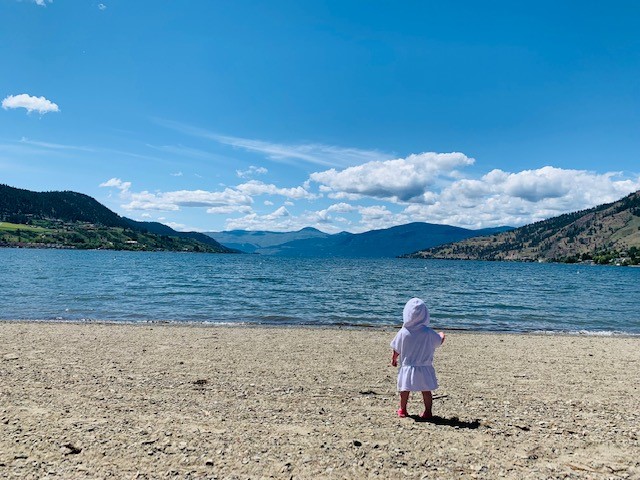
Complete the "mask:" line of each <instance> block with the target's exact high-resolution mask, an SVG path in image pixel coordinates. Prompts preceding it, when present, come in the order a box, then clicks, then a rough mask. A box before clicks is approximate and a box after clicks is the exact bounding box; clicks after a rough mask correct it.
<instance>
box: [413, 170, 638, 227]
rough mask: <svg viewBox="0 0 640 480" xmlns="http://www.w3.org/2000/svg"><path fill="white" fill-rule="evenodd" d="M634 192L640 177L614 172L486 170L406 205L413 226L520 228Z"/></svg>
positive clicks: (611, 200)
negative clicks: (421, 223) (429, 201)
mask: <svg viewBox="0 0 640 480" xmlns="http://www.w3.org/2000/svg"><path fill="white" fill-rule="evenodd" d="M638 189H640V178H636V179H635V180H631V179H623V178H620V176H619V174H617V173H614V172H609V173H604V174H597V173H593V172H588V171H585V170H572V169H561V168H555V167H548V166H547V167H542V168H540V169H536V170H523V171H521V172H516V173H511V172H504V171H502V170H492V171H491V172H489V173H487V174H485V175H483V176H482V177H481V178H480V179H463V180H458V181H456V182H453V183H451V184H450V185H448V186H446V187H445V188H443V190H442V191H441V192H440V194H439V195H438V196H437V199H436V201H434V202H432V204H430V205H418V204H414V205H410V206H408V207H407V208H406V209H405V211H404V213H405V214H406V215H408V216H409V217H410V218H411V219H412V220H413V221H426V222H433V223H444V224H449V225H457V226H462V227H470V228H483V227H491V226H498V225H512V226H521V225H525V224H528V223H532V222H536V221H539V220H544V219H547V218H550V217H554V216H557V215H561V214H563V213H568V212H574V211H578V210H583V209H586V208H591V207H594V206H596V205H600V204H603V203H608V202H613V201H615V200H618V199H620V198H621V197H623V196H625V195H627V194H629V193H631V192H633V191H636V190H638Z"/></svg>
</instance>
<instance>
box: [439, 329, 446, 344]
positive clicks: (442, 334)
mask: <svg viewBox="0 0 640 480" xmlns="http://www.w3.org/2000/svg"><path fill="white" fill-rule="evenodd" d="M438 335H440V339H441V340H440V345H442V344H443V343H444V339H445V337H446V335H445V334H444V332H438Z"/></svg>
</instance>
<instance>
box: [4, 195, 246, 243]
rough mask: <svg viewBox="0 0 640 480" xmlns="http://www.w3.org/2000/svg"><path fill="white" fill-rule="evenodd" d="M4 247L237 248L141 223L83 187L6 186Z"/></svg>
mask: <svg viewBox="0 0 640 480" xmlns="http://www.w3.org/2000/svg"><path fill="white" fill-rule="evenodd" d="M0 246H20V247H41V248H79V249H113V250H170V251H189V252H208V253H233V252H235V250H232V249H229V248H227V247H224V246H222V245H220V244H219V243H218V242H216V241H215V240H214V239H212V238H211V237H209V236H207V235H204V234H201V233H197V232H177V231H175V230H173V229H172V228H170V227H168V226H166V225H162V224H160V223H155V222H137V221H135V220H131V219H129V218H126V217H121V216H120V215H118V214H117V213H115V212H113V211H111V210H109V209H108V208H107V207H105V206H104V205H102V204H101V203H99V202H98V201H97V200H95V199H93V198H91V197H89V196H88V195H84V194H82V193H77V192H69V191H66V192H32V191H30V190H23V189H19V188H14V187H10V186H8V185H0Z"/></svg>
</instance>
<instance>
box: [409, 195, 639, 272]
mask: <svg viewBox="0 0 640 480" xmlns="http://www.w3.org/2000/svg"><path fill="white" fill-rule="evenodd" d="M639 249H640V191H637V192H635V193H632V194H630V195H628V196H626V197H624V198H622V199H621V200H618V201H617V202H613V203H608V204H604V205H600V206H597V207H594V208H590V209H588V210H582V211H579V212H573V213H567V214H565V215H560V216H558V217H554V218H550V219H548V220H543V221H540V222H536V223H532V224H530V225H525V226H524V227H520V228H516V229H514V230H510V231H508V232H503V233H499V234H497V235H492V236H488V237H479V238H472V239H468V240H464V241H461V242H457V243H453V244H448V245H440V246H437V247H434V248H430V249H427V250H422V251H418V252H416V253H414V254H411V255H408V257H413V258H446V259H472V260H516V261H558V262H576V261H595V262H596V263H611V262H616V263H625V262H626V263H634V264H637V261H638V257H640V251H639Z"/></svg>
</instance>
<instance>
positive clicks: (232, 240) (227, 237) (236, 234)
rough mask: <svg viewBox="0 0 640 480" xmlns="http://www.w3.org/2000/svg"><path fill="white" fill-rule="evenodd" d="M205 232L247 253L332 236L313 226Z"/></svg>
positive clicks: (222, 242)
mask: <svg viewBox="0 0 640 480" xmlns="http://www.w3.org/2000/svg"><path fill="white" fill-rule="evenodd" d="M205 233H206V235H208V236H209V237H211V238H214V239H215V240H216V241H218V242H220V243H221V244H223V245H225V246H227V247H229V248H235V249H237V250H241V251H243V252H247V253H256V252H257V251H258V250H260V249H263V248H268V247H274V246H277V245H282V244H284V243H288V242H292V241H294V240H302V239H309V238H326V237H329V236H330V235H329V234H328V233H324V232H321V231H320V230H317V229H315V228H311V227H307V228H303V229H302V230H298V231H296V232H268V231H247V230H229V231H226V232H205Z"/></svg>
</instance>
